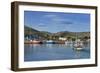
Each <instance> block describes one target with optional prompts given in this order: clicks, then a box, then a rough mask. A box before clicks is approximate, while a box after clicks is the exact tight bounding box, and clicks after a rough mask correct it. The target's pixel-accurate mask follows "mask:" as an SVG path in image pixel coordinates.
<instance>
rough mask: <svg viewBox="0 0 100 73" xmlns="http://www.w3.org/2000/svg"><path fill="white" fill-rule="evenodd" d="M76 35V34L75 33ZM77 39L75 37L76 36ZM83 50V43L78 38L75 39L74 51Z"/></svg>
mask: <svg viewBox="0 0 100 73" xmlns="http://www.w3.org/2000/svg"><path fill="white" fill-rule="evenodd" d="M76 34H77V33H76ZM76 37H77V35H76ZM82 49H83V43H82V41H81V40H80V39H78V37H77V38H76V41H75V43H74V50H77V51H80V50H82Z"/></svg>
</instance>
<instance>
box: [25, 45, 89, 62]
mask: <svg viewBox="0 0 100 73" xmlns="http://www.w3.org/2000/svg"><path fill="white" fill-rule="evenodd" d="M73 48H74V47H73V44H25V45H24V61H47V60H70V59H87V58H90V45H89V43H88V44H87V46H86V44H85V46H84V44H83V47H82V48H83V49H82V50H81V51H79V50H74V49H73Z"/></svg>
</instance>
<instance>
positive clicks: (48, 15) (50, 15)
mask: <svg viewBox="0 0 100 73" xmlns="http://www.w3.org/2000/svg"><path fill="white" fill-rule="evenodd" d="M44 17H48V18H54V17H57V15H54V14H47V15H44Z"/></svg>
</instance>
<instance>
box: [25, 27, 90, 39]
mask: <svg viewBox="0 0 100 73" xmlns="http://www.w3.org/2000/svg"><path fill="white" fill-rule="evenodd" d="M30 34H31V35H37V36H39V37H41V38H43V39H48V38H49V37H50V36H58V37H76V36H78V37H81V38H83V37H85V36H87V37H90V32H70V31H61V32H57V33H50V32H47V31H38V30H36V29H33V28H31V27H28V26H24V35H30Z"/></svg>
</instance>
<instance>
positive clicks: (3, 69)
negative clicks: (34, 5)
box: [0, 0, 100, 73]
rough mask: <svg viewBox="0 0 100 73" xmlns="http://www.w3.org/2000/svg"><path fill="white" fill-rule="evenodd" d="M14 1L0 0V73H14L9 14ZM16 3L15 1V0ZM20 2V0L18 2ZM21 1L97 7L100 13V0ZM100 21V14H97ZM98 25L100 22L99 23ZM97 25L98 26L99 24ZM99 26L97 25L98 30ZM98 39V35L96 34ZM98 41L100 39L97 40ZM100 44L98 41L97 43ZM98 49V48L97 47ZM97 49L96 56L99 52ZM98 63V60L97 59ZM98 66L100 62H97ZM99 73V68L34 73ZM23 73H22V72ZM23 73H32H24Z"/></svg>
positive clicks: (31, 72)
mask: <svg viewBox="0 0 100 73" xmlns="http://www.w3.org/2000/svg"><path fill="white" fill-rule="evenodd" d="M12 1H14V0H0V73H14V72H13V71H11V70H10V59H11V57H10V54H11V52H10V51H11V46H10V45H11V41H10V40H11V38H10V37H11V36H10V34H11V32H10V31H11V12H10V8H11V5H10V3H11V2H12ZM16 1H17V0H16ZM19 1H20V0H19ZM21 1H34V2H36V1H37V2H48V3H63V4H79V5H94V6H95V5H98V6H99V12H98V13H100V4H99V3H100V0H21ZM98 19H100V14H98ZM99 23H100V21H99ZM99 23H98V24H99ZM99 27H100V25H98V28H99ZM98 31H100V29H99V30H98ZM98 37H100V33H98ZM98 40H100V38H99V39H98ZM98 43H100V41H99V42H98ZM99 48H100V46H99ZM99 48H98V55H100V50H99ZM99 61H100V58H99ZM99 65H100V62H99ZM41 72H43V73H66V72H67V73H85V72H88V73H99V72H100V66H98V67H87V68H72V69H71V68H70V69H55V70H40V71H34V73H41ZM22 73H24V72H22ZM25 73H33V71H26V72H25Z"/></svg>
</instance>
